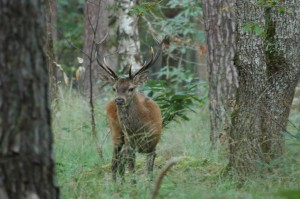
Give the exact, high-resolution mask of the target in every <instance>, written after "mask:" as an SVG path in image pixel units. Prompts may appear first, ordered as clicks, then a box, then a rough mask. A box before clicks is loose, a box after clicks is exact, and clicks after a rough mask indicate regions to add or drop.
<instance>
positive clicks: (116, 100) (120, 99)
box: [115, 98, 125, 105]
mask: <svg viewBox="0 0 300 199" xmlns="http://www.w3.org/2000/svg"><path fill="white" fill-rule="evenodd" d="M115 102H116V104H117V105H124V104H125V100H124V99H123V98H117V99H115Z"/></svg>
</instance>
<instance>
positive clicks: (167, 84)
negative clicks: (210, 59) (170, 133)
mask: <svg viewBox="0 0 300 199" xmlns="http://www.w3.org/2000/svg"><path fill="white" fill-rule="evenodd" d="M155 76H156V78H162V77H165V79H162V80H149V81H148V83H147V84H146V85H145V87H144V88H143V91H144V92H146V93H147V95H148V96H150V97H152V98H153V99H154V100H155V101H156V102H157V103H158V105H159V106H160V108H161V111H162V117H163V126H166V125H167V124H169V123H170V122H171V121H176V122H179V121H180V120H189V117H188V115H187V112H188V111H193V112H194V109H195V108H194V107H195V106H197V105H201V104H203V103H205V101H206V99H207V84H206V83H205V82H202V81H200V80H199V79H197V78H195V77H194V76H193V74H192V73H191V72H190V71H186V70H184V71H183V69H181V68H179V69H178V68H169V67H164V68H163V69H162V70H161V71H160V72H158V73H156V74H155Z"/></svg>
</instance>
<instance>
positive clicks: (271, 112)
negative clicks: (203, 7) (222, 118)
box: [229, 0, 300, 180]
mask: <svg viewBox="0 0 300 199" xmlns="http://www.w3.org/2000/svg"><path fill="white" fill-rule="evenodd" d="M283 6H284V7H286V11H287V12H284V13H279V10H278V6H273V7H262V6H258V5H257V4H256V1H237V9H236V10H237V49H236V56H235V64H236V66H237V69H238V76H239V85H240V86H239V88H238V91H237V98H236V106H235V112H234V113H233V114H232V125H233V126H232V130H231V134H230V136H231V139H230V161H229V166H230V167H231V168H232V169H233V170H235V171H236V172H237V173H238V175H239V177H240V178H241V179H242V180H244V179H246V177H247V176H249V175H253V174H258V175H259V174H261V173H262V172H259V171H264V169H263V168H266V167H260V166H259V165H266V164H269V163H271V162H272V161H273V160H275V159H276V158H279V157H280V156H282V154H283V153H284V137H283V133H284V131H285V130H286V127H287V122H288V116H289V112H290V107H291V103H292V100H293V97H294V93H295V88H296V85H297V82H298V80H299V77H300V67H299V61H300V51H299V49H300V42H299V35H300V2H299V1H296V0H291V1H288V2H286V3H283ZM249 22H250V23H255V24H259V26H261V27H262V28H263V29H264V34H263V35H258V34H255V33H254V32H251V31H246V32H245V31H243V30H242V26H243V24H244V23H249ZM254 30H255V29H254ZM259 169H262V170H259Z"/></svg>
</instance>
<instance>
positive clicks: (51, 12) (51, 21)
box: [46, 0, 58, 105]
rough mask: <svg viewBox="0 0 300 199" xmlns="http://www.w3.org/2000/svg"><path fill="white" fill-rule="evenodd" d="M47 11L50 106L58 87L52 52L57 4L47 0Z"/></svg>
mask: <svg viewBox="0 0 300 199" xmlns="http://www.w3.org/2000/svg"><path fill="white" fill-rule="evenodd" d="M46 7H47V10H46V21H47V24H46V27H47V39H46V46H47V59H48V61H47V64H48V76H49V97H50V104H51V105H52V104H53V103H54V101H55V99H56V98H57V95H58V85H57V66H56V64H55V63H54V62H55V61H56V58H55V50H54V42H55V41H56V39H57V38H56V37H57V35H56V29H55V27H56V16H57V4H56V0H48V1H47V5H46Z"/></svg>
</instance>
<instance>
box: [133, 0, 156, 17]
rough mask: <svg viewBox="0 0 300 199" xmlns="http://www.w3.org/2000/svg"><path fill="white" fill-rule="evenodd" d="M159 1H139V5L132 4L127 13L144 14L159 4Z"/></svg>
mask: <svg viewBox="0 0 300 199" xmlns="http://www.w3.org/2000/svg"><path fill="white" fill-rule="evenodd" d="M161 2H162V1H159V2H141V3H140V4H139V5H136V6H134V7H133V8H132V9H131V10H130V12H129V14H130V15H139V16H144V15H145V13H148V12H150V11H154V10H155V9H156V7H157V6H160V3H161Z"/></svg>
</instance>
